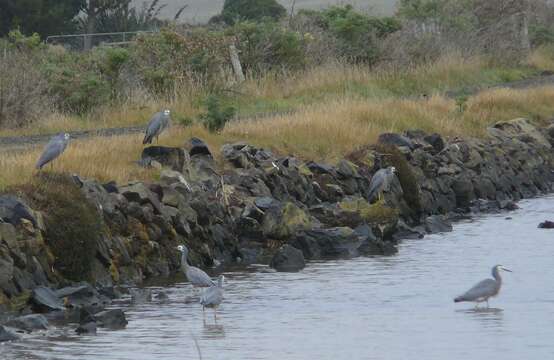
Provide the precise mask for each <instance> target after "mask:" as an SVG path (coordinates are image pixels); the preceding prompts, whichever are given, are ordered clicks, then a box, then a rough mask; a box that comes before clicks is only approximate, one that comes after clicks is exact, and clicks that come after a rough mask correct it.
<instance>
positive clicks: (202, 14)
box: [134, 0, 396, 23]
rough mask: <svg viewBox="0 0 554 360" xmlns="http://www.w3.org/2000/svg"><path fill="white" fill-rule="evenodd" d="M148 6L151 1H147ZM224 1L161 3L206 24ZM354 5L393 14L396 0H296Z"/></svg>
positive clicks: (168, 12) (168, 13) (287, 2)
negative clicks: (184, 7) (183, 8)
mask: <svg viewBox="0 0 554 360" xmlns="http://www.w3.org/2000/svg"><path fill="white" fill-rule="evenodd" d="M278 1H279V2H280V3H281V4H283V6H285V7H286V8H287V10H290V7H291V4H292V3H293V0H278ZM144 2H145V0H134V3H135V4H138V6H139V7H140V6H142V4H143V3H144ZM146 2H147V3H148V4H150V3H151V0H147V1H146ZM223 2H224V0H161V1H160V3H165V4H167V7H166V8H165V9H164V11H163V16H165V17H173V15H174V14H175V11H176V10H177V9H178V8H179V7H181V6H183V4H188V8H187V9H186V10H185V12H184V13H183V15H181V20H182V21H186V22H196V23H198V22H206V21H207V20H208V19H209V18H210V17H212V16H213V15H216V14H218V13H219V12H220V11H221V8H222V7H223ZM341 3H342V4H353V5H355V6H356V7H358V8H360V9H364V10H367V9H369V10H373V11H375V12H376V13H378V14H391V13H392V11H393V10H394V6H395V3H396V0H349V1H341V0H296V8H297V9H299V8H321V7H325V6H329V5H333V4H341Z"/></svg>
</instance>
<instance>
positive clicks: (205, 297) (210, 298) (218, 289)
mask: <svg viewBox="0 0 554 360" xmlns="http://www.w3.org/2000/svg"><path fill="white" fill-rule="evenodd" d="M224 279H225V276H223V275H219V279H218V281H217V285H213V286H210V287H209V288H207V289H206V290H204V292H203V293H202V296H201V297H200V304H202V312H204V309H205V308H212V309H214V320H216V321H217V308H218V307H219V305H220V304H221V302H222V301H223V280H224Z"/></svg>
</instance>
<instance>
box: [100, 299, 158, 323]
mask: <svg viewBox="0 0 554 360" xmlns="http://www.w3.org/2000/svg"><path fill="white" fill-rule="evenodd" d="M158 295H159V294H158ZM166 297H167V295H166ZM94 316H95V318H96V321H97V323H98V324H99V326H101V327H105V328H108V329H112V330H115V329H123V328H125V327H126V326H127V324H128V321H127V318H126V317H125V313H124V312H123V310H121V309H111V310H104V311H101V312H99V313H96V314H95V315H94Z"/></svg>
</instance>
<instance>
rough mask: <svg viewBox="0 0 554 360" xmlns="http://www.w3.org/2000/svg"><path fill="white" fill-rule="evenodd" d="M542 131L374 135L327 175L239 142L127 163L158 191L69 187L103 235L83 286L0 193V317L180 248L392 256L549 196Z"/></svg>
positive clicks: (277, 263) (255, 257) (96, 288)
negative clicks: (377, 190)
mask: <svg viewBox="0 0 554 360" xmlns="http://www.w3.org/2000/svg"><path fill="white" fill-rule="evenodd" d="M552 130H553V129H552V127H550V128H547V129H540V128H536V127H534V126H533V125H531V124H530V123H529V122H528V121H526V120H524V119H516V120H512V121H509V122H502V123H498V124H496V125H494V126H493V127H491V128H489V129H488V134H489V135H488V136H487V137H486V138H484V139H473V138H469V139H459V138H454V139H449V140H446V139H444V138H442V137H441V136H440V135H438V134H425V133H424V132H422V131H409V132H406V133H405V134H383V135H382V136H381V137H380V138H379V143H378V144H376V145H375V146H368V147H367V148H363V149H358V150H356V151H354V152H353V153H352V154H351V155H350V156H348V157H347V158H346V159H343V160H341V161H339V162H338V163H337V164H336V165H329V164H324V163H317V162H305V161H302V160H300V159H298V158H295V157H292V156H287V157H278V156H276V155H275V154H273V153H272V152H270V151H268V150H265V149H260V148H257V147H254V146H251V145H248V144H245V143H236V144H228V145H225V146H223V148H222V149H221V156H220V157H218V159H220V161H217V162H216V161H215V160H214V156H213V153H212V150H213V149H209V148H208V146H207V145H206V144H205V143H204V142H203V141H201V140H200V139H196V138H194V139H191V140H190V141H189V142H187V144H185V145H184V146H183V148H166V147H150V148H146V149H145V150H144V153H143V157H142V159H141V161H140V162H139V165H142V166H152V167H155V168H159V169H160V177H159V181H157V182H153V183H146V182H140V181H134V182H129V183H127V184H115V183H113V182H111V183H104V184H102V183H99V182H97V181H94V180H90V179H81V178H79V177H77V176H72V177H71V178H70V179H71V183H72V186H75V187H79V188H80V190H81V194H83V196H84V198H86V199H87V201H89V202H90V203H91V204H93V205H94V209H95V210H94V211H96V212H97V215H96V216H97V217H98V218H99V219H100V220H101V224H102V231H101V233H100V234H96V235H95V236H91V237H90V241H93V242H94V244H93V249H94V251H93V252H92V253H90V254H87V256H85V257H83V259H77V260H82V261H84V262H87V265H88V266H89V267H87V268H90V273H88V274H87V277H86V278H83V279H82V280H87V281H88V282H89V283H90V284H93V286H91V285H88V283H86V284H85V283H83V284H75V283H73V282H71V281H69V280H68V279H67V278H66V277H65V276H64V275H63V274H64V273H63V269H57V268H56V266H58V262H57V261H56V260H57V259H56V254H53V252H52V251H51V249H50V239H49V229H48V226H47V225H46V224H47V223H48V221H46V220H48V219H49V214H48V212H47V211H44V210H42V209H33V208H32V207H31V206H30V205H29V203H28V201H26V199H25V198H24V197H23V198H20V197H17V196H15V195H13V194H6V195H1V196H0V309H2V310H4V311H8V310H12V311H19V312H23V313H29V312H37V311H38V312H45V311H59V310H60V309H66V308H68V307H69V308H71V307H74V308H82V307H83V306H84V305H85V304H86V305H87V306H89V305H95V304H96V303H97V304H96V305H99V306H100V307H102V303H103V301H104V300H105V299H106V298H108V299H109V296H105V294H109V293H110V292H111V291H112V290H111V289H112V288H113V286H114V285H117V284H128V283H132V284H140V283H141V282H143V281H144V280H145V279H147V278H150V277H157V276H168V275H169V274H171V273H173V272H176V271H178V269H179V256H178V252H177V251H176V250H175V248H176V246H177V245H178V244H180V243H186V244H187V245H188V246H189V248H190V249H191V254H190V260H191V262H192V263H193V264H194V265H196V266H200V267H204V268H208V267H212V266H214V265H218V264H232V263H241V264H251V263H263V264H270V263H271V264H272V265H273V266H274V267H275V268H276V269H278V270H283V271H296V270H299V269H301V268H303V266H304V261H305V260H313V259H328V258H337V257H354V256H360V255H390V254H394V253H395V252H396V243H397V241H398V240H399V239H402V238H421V237H423V236H424V235H425V234H426V233H434V232H442V231H450V230H451V225H450V221H451V220H452V219H458V218H461V217H463V216H465V215H464V214H467V213H469V212H474V211H499V210H501V209H513V208H514V207H515V204H514V201H517V200H519V199H521V198H523V197H531V196H535V195H538V194H541V193H546V192H549V191H551V189H552V180H553V174H552V171H551V170H552V163H553V157H552V142H553V135H554V131H552ZM139 165H137V166H139ZM389 165H394V166H395V167H396V168H397V169H398V177H397V178H396V179H395V181H394V182H393V183H392V185H391V187H390V189H389V191H387V192H385V194H384V201H378V202H376V203H373V204H370V203H369V202H368V201H367V196H368V192H367V189H368V185H369V182H370V180H371V174H373V173H374V172H375V171H376V170H377V169H379V168H380V167H384V166H389ZM85 241H87V239H85ZM77 275H79V274H77ZM74 277H75V274H73V278H74ZM73 280H75V279H73ZM64 286H65V290H64V289H61V290H60V288H61V287H64ZM52 289H58V290H52ZM90 299H94V301H92V304H91V301H90ZM95 319H98V315H95ZM93 322H94V324H97V323H98V321H97V320H95V321H88V322H87V323H86V324H89V323H93ZM82 325H84V324H82ZM88 326H89V327H91V328H92V325H88ZM89 330H90V329H89ZM6 336H7V337H9V335H6Z"/></svg>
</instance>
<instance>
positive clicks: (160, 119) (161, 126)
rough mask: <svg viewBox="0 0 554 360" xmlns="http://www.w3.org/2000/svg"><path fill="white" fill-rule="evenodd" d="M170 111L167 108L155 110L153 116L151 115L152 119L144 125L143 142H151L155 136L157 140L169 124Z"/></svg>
mask: <svg viewBox="0 0 554 360" xmlns="http://www.w3.org/2000/svg"><path fill="white" fill-rule="evenodd" d="M170 113H171V112H170V111H169V110H164V111H160V112H157V113H155V114H154V116H152V119H150V121H149V122H148V126H147V127H146V133H145V135H144V140H142V143H143V144H152V140H154V138H156V142H158V137H159V136H160V134H161V133H162V132H163V131H164V130H165V129H167V128H168V127H169V126H170V123H171V118H170V117H169V114H170Z"/></svg>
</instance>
